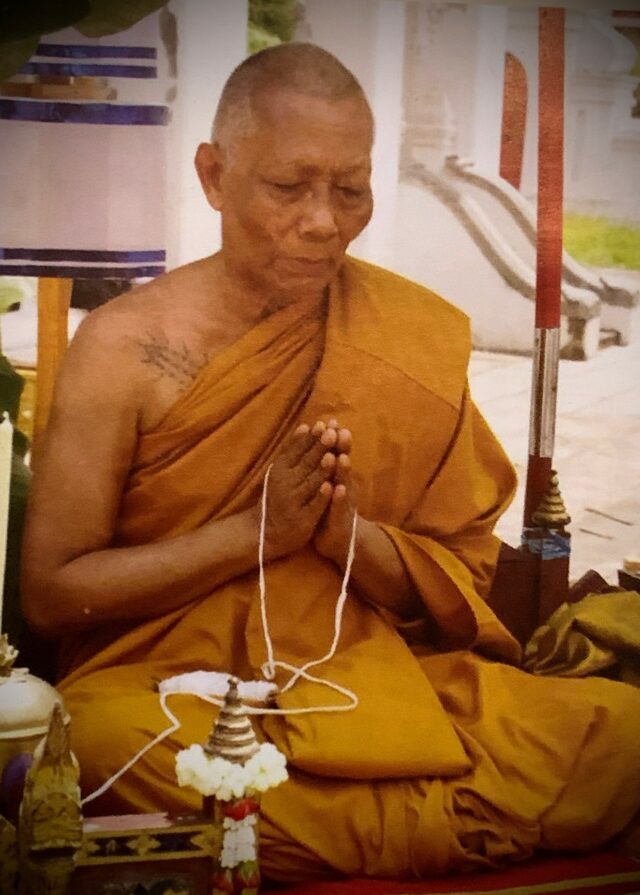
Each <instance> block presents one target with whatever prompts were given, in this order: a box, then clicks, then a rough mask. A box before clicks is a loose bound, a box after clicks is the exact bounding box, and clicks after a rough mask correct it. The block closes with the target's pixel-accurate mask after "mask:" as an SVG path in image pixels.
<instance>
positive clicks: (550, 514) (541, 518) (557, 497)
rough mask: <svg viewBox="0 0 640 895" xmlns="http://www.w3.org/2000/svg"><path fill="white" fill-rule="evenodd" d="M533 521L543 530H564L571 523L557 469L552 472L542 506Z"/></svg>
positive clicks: (534, 515) (533, 516)
mask: <svg viewBox="0 0 640 895" xmlns="http://www.w3.org/2000/svg"><path fill="white" fill-rule="evenodd" d="M531 520H532V522H534V523H535V524H536V525H539V526H540V527H541V528H564V527H565V526H566V525H568V524H569V523H570V522H571V516H570V515H569V514H568V513H567V509H566V507H565V505H564V501H563V499H562V494H560V488H559V487H558V473H557V472H556V471H555V469H552V470H551V474H550V476H549V485H548V487H547V490H546V491H545V494H544V497H543V498H542V500H541V501H540V506H539V507H538V509H537V510H536V511H535V513H533V515H532V516H531Z"/></svg>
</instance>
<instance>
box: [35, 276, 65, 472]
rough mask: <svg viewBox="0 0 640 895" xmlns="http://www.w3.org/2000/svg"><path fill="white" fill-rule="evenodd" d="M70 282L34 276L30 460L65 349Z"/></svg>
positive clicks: (44, 423) (47, 411)
mask: <svg viewBox="0 0 640 895" xmlns="http://www.w3.org/2000/svg"><path fill="white" fill-rule="evenodd" d="M72 286H73V280H69V279H64V278H51V277H41V278H40V279H39V280H38V353H37V366H36V376H37V378H36V403H35V412H34V420H33V448H32V458H33V459H32V462H33V460H34V459H35V458H36V454H37V450H38V441H39V439H40V436H41V435H42V433H43V432H44V430H45V428H46V425H47V420H48V419H49V412H50V410H51V403H52V401H53V390H54V387H55V381H56V376H57V374H58V368H59V367H60V362H61V361H62V358H63V356H64V353H65V351H66V350H67V342H68V334H67V333H68V325H69V306H70V304H71V289H72Z"/></svg>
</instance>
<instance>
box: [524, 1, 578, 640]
mask: <svg viewBox="0 0 640 895" xmlns="http://www.w3.org/2000/svg"><path fill="white" fill-rule="evenodd" d="M564 23H565V13H564V9H560V8H555V7H554V8H552V7H543V8H541V9H540V10H539V12H538V24H539V29H538V48H539V49H538V60H539V61H538V77H539V82H538V221H537V252H536V314H535V327H536V328H535V345H534V357H533V381H532V389H531V417H530V422H529V464H528V468H527V483H526V491H525V501H524V504H525V506H524V528H523V534H522V541H523V546H524V548H525V549H526V550H527V551H528V552H529V553H530V554H532V555H533V556H534V557H535V560H536V570H535V572H534V570H533V568H532V569H531V572H532V573H534V574H535V580H536V589H537V612H538V622H539V623H541V622H544V621H546V619H547V618H548V616H549V615H550V614H551V613H552V612H553V611H554V610H555V609H556V608H557V607H558V606H559V605H560V604H561V603H563V602H565V600H566V599H567V596H568V588H569V559H570V536H569V534H568V533H567V532H566V531H565V528H564V526H565V524H566V522H568V521H569V517H568V516H567V515H566V511H564V507H563V506H562V507H561V512H560V513H558V511H557V509H558V507H557V504H558V500H559V502H560V504H561V498H560V495H559V491H557V479H555V478H554V480H553V481H552V464H553V450H554V441H555V424H556V405H557V395H558V369H559V363H560V306H561V286H562V206H563V170H562V169H563V161H564V152H563V150H564Z"/></svg>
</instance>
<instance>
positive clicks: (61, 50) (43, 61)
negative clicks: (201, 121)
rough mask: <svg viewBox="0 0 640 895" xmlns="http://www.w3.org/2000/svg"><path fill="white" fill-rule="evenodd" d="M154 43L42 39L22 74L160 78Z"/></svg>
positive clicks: (22, 69) (21, 71)
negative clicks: (130, 45)
mask: <svg viewBox="0 0 640 895" xmlns="http://www.w3.org/2000/svg"><path fill="white" fill-rule="evenodd" d="M156 57H157V51H156V49H155V47H140V46H132V47H129V46H108V45H105V44H96V45H91V44H61V43H41V44H39V45H38V47H37V49H36V52H35V53H34V55H33V56H32V57H31V59H30V60H29V62H27V63H26V65H23V66H22V68H21V69H20V71H19V74H21V75H44V76H49V75H57V76H63V77H85V78H86V77H90V78H157V77H158V70H157V68H156V64H155V63H156Z"/></svg>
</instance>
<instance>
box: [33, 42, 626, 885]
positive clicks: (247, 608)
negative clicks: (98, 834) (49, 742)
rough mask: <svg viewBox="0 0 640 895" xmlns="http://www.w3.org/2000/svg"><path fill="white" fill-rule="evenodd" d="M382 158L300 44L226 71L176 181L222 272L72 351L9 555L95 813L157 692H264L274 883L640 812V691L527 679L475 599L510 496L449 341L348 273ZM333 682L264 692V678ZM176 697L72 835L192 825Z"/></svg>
mask: <svg viewBox="0 0 640 895" xmlns="http://www.w3.org/2000/svg"><path fill="white" fill-rule="evenodd" d="M372 141H373V122H372V116H371V111H370V108H369V105H368V103H367V101H366V98H365V96H364V94H363V91H362V89H361V87H360V85H359V84H358V82H357V81H356V80H355V78H354V77H353V75H352V74H351V73H350V72H349V71H348V70H346V69H345V68H344V66H343V65H342V64H341V63H340V62H339V61H338V60H337V59H335V58H334V57H333V56H331V55H330V54H328V53H326V52H325V51H323V50H321V49H319V48H317V47H314V46H311V45H307V44H289V45H283V46H279V47H277V48H272V49H268V50H265V51H263V52H261V53H258V54H257V55H255V56H253V57H251V58H249V59H247V60H246V61H245V62H244V63H242V65H240V66H239V67H238V68H237V69H236V70H235V71H234V72H233V73H232V75H231V76H230V78H229V81H228V82H227V85H226V87H225V88H224V91H223V94H222V97H221V99H220V103H219V106H218V110H217V114H216V117H215V123H214V129H213V136H212V141H211V142H210V143H204V144H202V145H201V146H199V147H198V150H197V153H196V167H197V171H198V174H199V177H200V180H201V183H202V187H203V190H204V193H205V195H206V197H207V199H208V201H209V203H210V205H211V206H212V208H214V209H215V210H216V211H218V212H220V214H221V218H222V248H221V250H220V251H219V252H217V253H216V254H214V255H213V256H211V257H208V258H205V259H203V260H201V261H198V262H196V263H193V264H189V265H187V266H186V267H183V268H180V269H178V270H174V271H172V272H170V273H169V274H167V275H165V276H162V277H159V278H158V279H156V280H154V281H153V282H151V283H149V284H146V285H144V286H142V287H141V288H138V289H135V290H134V291H133V292H131V293H128V294H127V295H125V296H122V297H120V298H118V299H115V300H113V301H111V302H109V303H108V304H107V305H105V306H103V307H101V308H99V309H98V310H96V311H94V312H93V313H91V314H90V315H89V316H88V318H87V319H86V321H85V322H84V323H83V324H82V325H81V327H80V329H79V331H78V333H77V335H76V337H75V338H74V340H73V343H72V344H71V346H70V348H69V351H68V354H67V357H66V360H65V363H64V368H63V370H62V372H61V373H60V377H59V382H58V386H57V392H56V397H55V403H54V407H53V411H52V414H51V419H50V424H49V428H48V431H47V435H46V443H45V445H44V447H43V450H42V454H41V456H40V458H39V464H38V469H37V472H36V476H35V483H34V486H33V490H32V497H31V503H30V508H29V514H28V523H27V530H26V535H25V547H24V585H23V593H24V606H25V611H26V613H27V616H28V618H29V621H30V622H31V624H32V625H33V626H35V627H36V628H37V629H38V630H39V631H41V632H43V633H45V634H49V635H51V636H55V637H59V638H62V650H61V661H62V665H61V675H62V679H61V681H60V684H59V687H60V690H61V692H62V693H63V696H64V699H65V703H66V706H67V708H68V710H69V712H70V713H71V716H72V726H71V730H72V738H73V748H74V750H75V752H76V754H77V756H78V758H79V760H80V764H81V767H82V774H83V777H82V783H83V789H84V792H85V794H89V793H91V792H93V791H95V790H96V789H98V788H99V787H101V786H102V785H103V784H104V783H105V782H106V781H107V780H109V779H110V777H111V776H112V775H113V774H114V773H115V772H116V771H118V769H120V768H121V767H122V766H123V765H124V764H125V763H126V762H127V761H128V760H129V759H130V758H131V757H132V756H133V755H135V754H136V753H137V752H138V751H139V750H140V749H141V748H142V747H143V746H144V745H145V744H147V743H149V742H151V740H152V739H153V738H154V737H156V736H157V734H158V733H159V732H160V731H162V730H163V729H164V728H165V727H166V726H167V721H166V718H165V716H164V714H163V713H162V711H161V708H160V705H159V700H158V693H157V684H158V682H159V681H163V680H165V679H167V678H169V677H171V676H173V675H177V674H181V673H185V672H191V671H197V670H206V671H218V672H223V673H234V674H236V675H238V676H239V677H240V678H242V679H243V680H246V681H250V680H262V679H263V672H264V673H266V671H271V672H274V671H275V682H276V684H277V685H278V686H279V688H280V692H279V694H278V695H277V697H276V702H277V705H278V706H279V707H280V708H281V709H283V710H285V713H284V714H280V715H277V714H275V715H274V714H267V715H263V716H259V715H258V716H255V726H256V730H257V732H258V735H259V737H260V738H262V739H264V740H269V741H271V742H273V743H275V744H276V745H277V747H278V748H279V749H280V750H281V751H283V752H284V753H285V754H286V756H287V759H288V763H289V774H290V779H289V780H288V781H287V783H285V784H284V785H282V786H280V787H278V788H277V789H275V790H272V791H270V792H268V793H267V794H266V796H265V798H264V801H263V806H262V809H263V821H262V826H261V857H262V866H263V869H264V871H265V873H266V874H268V876H270V877H271V878H273V879H276V880H296V879H303V878H310V877H326V876H330V875H336V874H350V875H360V876H362V875H366V874H368V875H372V876H386V877H407V876H421V875H422V876H424V875H429V874H434V873H441V872H444V871H446V870H450V869H472V868H479V867H492V866H498V865H500V864H503V863H505V862H509V861H517V860H521V859H523V858H526V857H528V856H530V855H531V854H532V853H533V852H534V851H535V850H536V849H538V848H545V849H581V850H585V851H590V850H593V849H597V848H599V847H600V846H601V845H602V844H603V843H605V842H607V841H608V840H609V839H611V838H612V837H614V836H616V835H617V834H619V833H621V831H623V830H624V829H625V828H626V827H627V825H629V824H630V822H631V821H632V818H633V816H634V813H635V812H636V811H637V809H638V805H639V803H640V694H639V693H638V692H637V691H636V690H635V689H633V688H632V687H630V686H627V685H625V684H620V683H614V682H611V681H608V680H603V679H592V680H579V681H567V680H560V679H558V680H551V679H543V678H536V677H533V676H531V675H528V674H526V673H524V672H523V671H521V670H519V669H518V667H517V666H518V663H519V661H520V647H519V644H518V643H517V642H516V641H515V640H514V638H513V637H512V636H511V635H510V634H509V632H508V631H507V630H506V629H505V628H504V627H503V626H502V624H501V623H500V622H499V620H498V619H497V618H496V617H495V616H494V614H493V613H492V612H491V611H490V609H489V608H488V607H487V605H486V603H485V601H484V597H485V596H486V594H487V592H488V589H489V587H490V583H491V578H492V574H493V569H494V566H495V562H496V558H497V552H498V541H497V539H496V538H495V536H494V535H493V534H492V529H493V527H494V524H495V522H496V520H497V518H498V517H499V515H500V514H501V513H502V512H503V510H504V509H505V507H506V506H507V505H508V503H509V500H510V499H511V496H512V493H513V489H514V472H513V469H512V467H511V465H510V463H509V461H508V460H507V458H506V457H505V455H504V453H503V451H502V449H501V447H500V446H499V444H498V443H497V441H496V439H495V437H494V436H493V434H492V433H491V431H490V430H489V428H488V426H487V425H486V423H485V422H484V420H483V419H482V417H481V415H480V414H479V412H478V410H477V409H476V408H475V406H474V404H473V402H472V401H471V399H470V396H469V391H468V387H467V363H468V358H469V351H470V338H469V325H468V320H467V318H466V317H465V315H464V314H463V313H461V312H460V311H459V310H458V309H456V308H455V307H453V306H452V305H450V304H448V303H447V302H446V301H445V300H443V299H442V298H440V297H439V296H437V295H435V294H434V293H432V292H430V291H429V290H427V289H425V288H423V287H421V286H418V285H416V284H414V283H411V282H408V281H407V280H405V279H402V278H401V277H399V276H396V275H394V274H392V273H390V272H388V271H385V270H382V269H380V268H377V267H374V266H372V265H370V264H366V263H364V262H362V261H358V260H355V259H354V258H351V257H349V256H348V255H347V254H346V251H347V248H348V246H349V243H350V242H351V241H352V240H353V239H354V238H355V237H356V236H357V235H358V234H359V233H360V232H361V231H362V229H363V228H364V227H365V225H366V224H367V222H368V220H369V218H370V215H371V210H372V197H371V188H370V152H371V146H372ZM267 473H268V475H267ZM265 481H266V486H265ZM263 498H264V500H265V504H264V505H263ZM354 516H356V525H355V539H352V532H353V522H354ZM350 547H351V551H352V554H353V565H352V567H351V569H350V578H349V581H348V584H347V590H346V594H347V598H346V601H345V602H344V605H343V606H342V611H341V612H338V613H336V605H337V601H338V595H339V594H340V592H341V588H342V586H343V579H344V576H345V570H346V563H347V558H348V556H349V550H350ZM261 552H262V553H263V569H264V589H263V591H262V592H261V588H260V586H259V585H260V581H259V577H260V576H259V574H258V572H259V568H258V566H259V555H260V553H261ZM263 610H264V615H265V616H266V620H265V619H264V618H263ZM336 616H337V620H336ZM336 638H337V642H336V645H335V648H334V649H333V650H331V649H330V647H331V645H332V642H333V641H334V639H336ZM327 655H328V656H329V658H327V659H326V660H325V661H324V662H323V663H322V664H321V665H320V666H316V667H315V668H314V669H313V672H314V676H315V677H316V678H318V679H321V681H320V682H317V681H314V680H307V679H299V680H298V681H297V682H296V683H295V685H293V686H292V687H290V688H289V689H286V684H287V681H289V680H290V677H291V673H292V672H291V671H290V670H287V668H286V667H285V666H283V665H279V664H278V663H289V665H290V666H291V667H293V668H299V667H300V666H301V665H303V664H304V663H306V662H309V661H312V660H315V659H319V658H321V657H324V656H327ZM265 665H266V671H265ZM336 686H337V687H339V688H342V690H336V689H335V687H336ZM349 694H352V696H350V695H349ZM170 698H171V700H172V701H171V708H172V711H173V712H174V713H175V714H176V716H177V718H178V719H179V721H180V724H181V727H180V729H179V730H178V731H177V732H176V733H174V734H173V735H172V736H171V737H170V738H168V739H166V740H165V741H163V742H162V743H160V744H158V745H157V746H154V748H152V749H150V750H149V751H147V752H146V754H144V755H143V756H142V757H141V758H140V759H139V760H138V761H137V762H135V763H134V764H133V766H132V767H131V768H130V769H129V770H127V771H126V773H124V774H123V775H122V776H120V777H119V778H118V779H117V780H116V781H115V782H114V783H113V785H112V786H111V787H110V788H108V789H107V790H106V792H104V794H102V795H101V796H100V797H99V798H96V800H95V801H94V802H92V803H90V805H89V806H88V807H90V810H91V811H92V812H95V813H107V812H131V811H158V810H167V811H171V812H184V811H185V810H189V809H194V808H196V807H197V805H198V803H199V797H198V795H197V794H196V793H195V792H193V791H190V790H188V789H181V788H179V787H178V786H177V783H176V774H175V755H176V753H177V751H178V750H179V749H181V748H184V747H185V746H187V745H190V744H191V743H197V742H203V741H205V739H206V737H207V734H208V732H209V730H210V728H211V724H212V720H213V713H214V710H213V709H212V707H211V705H208V704H206V703H204V702H202V701H201V700H199V699H198V697H197V696H195V695H188V694H181V695H174V696H172V697H170ZM299 708H313V709H314V711H311V712H306V713H298V714H294V713H291V712H292V711H293V710H295V709H299ZM287 712H289V714H287Z"/></svg>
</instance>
